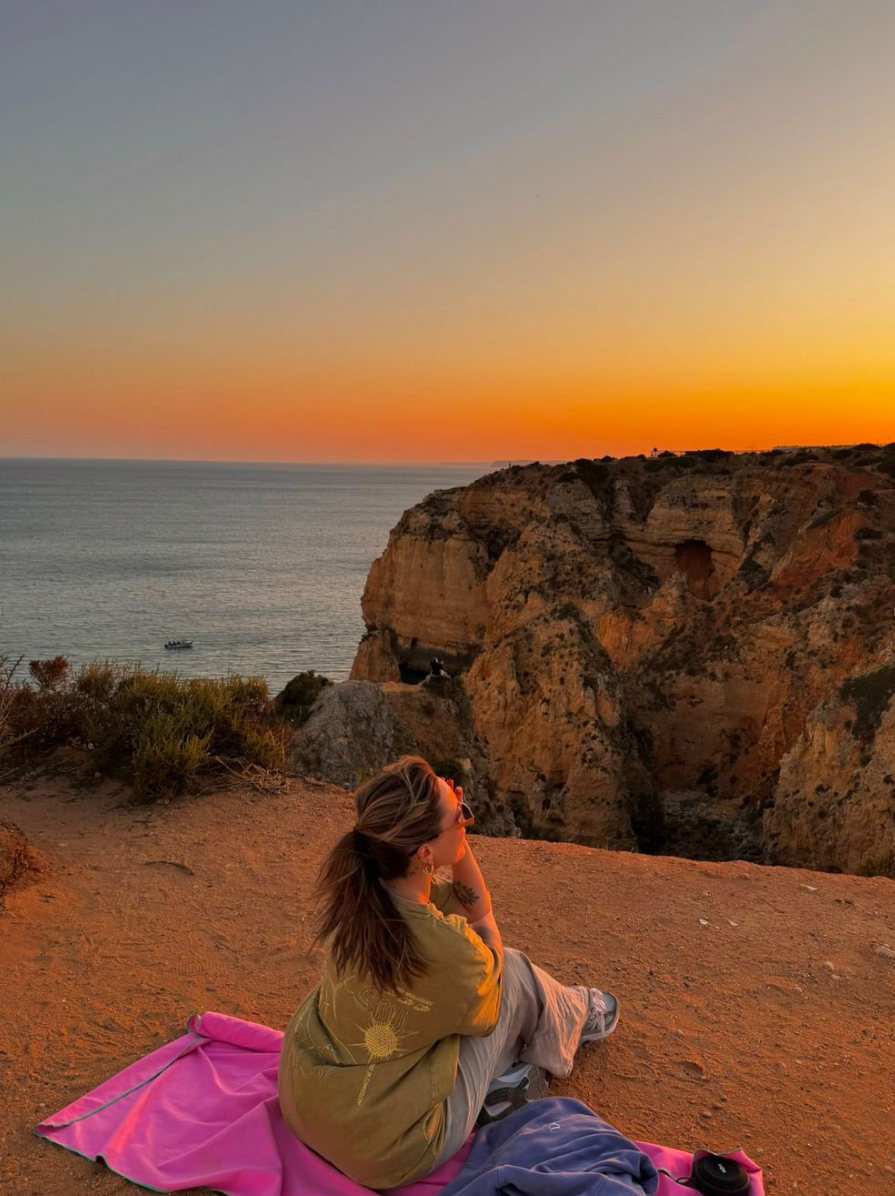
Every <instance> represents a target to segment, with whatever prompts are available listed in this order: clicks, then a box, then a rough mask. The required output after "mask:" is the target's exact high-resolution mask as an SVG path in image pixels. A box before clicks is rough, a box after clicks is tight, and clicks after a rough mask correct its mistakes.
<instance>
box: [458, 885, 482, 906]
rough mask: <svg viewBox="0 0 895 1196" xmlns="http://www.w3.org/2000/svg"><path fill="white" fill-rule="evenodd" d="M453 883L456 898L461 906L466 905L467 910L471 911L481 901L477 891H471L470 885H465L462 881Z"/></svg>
mask: <svg viewBox="0 0 895 1196" xmlns="http://www.w3.org/2000/svg"><path fill="white" fill-rule="evenodd" d="M453 883H454V896H455V897H456V898H457V900H458V901H459V902H460V904H461V905H465V906H466V907H467V909H471V908H472V906H474V905H475V903H476V902H477V901H478V899H479V895H478V893H477V892H476V891H475V889H471V888H470V887H469V885H465V884H463V882H462V881H459V880H455V881H454V882H453Z"/></svg>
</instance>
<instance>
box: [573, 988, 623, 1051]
mask: <svg viewBox="0 0 895 1196" xmlns="http://www.w3.org/2000/svg"><path fill="white" fill-rule="evenodd" d="M587 999H588V1003H589V1010H588V1015H587V1021H586V1022H585V1023H584V1028H583V1029H582V1031H581V1042H600V1041H601V1040H602V1039H603V1038H608V1037H609V1035H610V1034H611V1033H612V1031H613V1030H614V1029H615V1027H616V1026H617V1025H618V1012H619V1010H618V998H616V997H614V996H613V995H612V993H605V992H601V991H600V989H598V988H589V989H588V990H587ZM579 1045H580V1044H579Z"/></svg>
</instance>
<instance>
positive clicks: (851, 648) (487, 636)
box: [329, 445, 895, 868]
mask: <svg viewBox="0 0 895 1196" xmlns="http://www.w3.org/2000/svg"><path fill="white" fill-rule="evenodd" d="M893 477H895V445H890V446H886V447H885V448H877V447H876V446H870V445H862V446H857V447H856V448H854V449H835V450H827V449H816V450H812V451H811V452H806V451H796V452H783V451H779V450H775V451H773V452H770V453H746V454H732V453H726V452H723V451H721V450H706V451H701V452H695V453H687V454H684V455H681V456H676V455H673V454H664V455H662V456H659V457H656V458H651V459H645V458H625V459H622V460H612V459H607V458H604V459H603V460H601V461H592V460H585V459H581V460H578V461H575V462H571V463H569V464H567V465H560V466H547V465H541V464H538V463H535V464H533V465H530V466H526V467H515V466H513V467H510V468H508V469H504V470H500V471H498V472H496V473H493V474H490V475H488V476H487V477H484V478H480V479H479V480H477V481H476V482H474V483H472V484H471V485H469V486H466V487H462V488H457V489H453V490H442V491H436V492H435V493H434V494H432V495H430V496H429V497H428V498H427V499H425V500H424V501H423V502H422V503H420V504H419V505H418V506H416V507H414V508H413V509H412V510H410V511H407V512H406V513H405V514H404V515H403V516H402V518H401V520H400V521H399V522H398V524H397V526H396V527H395V528H394V529H393V531H392V532H391V535H390V537H389V542H388V545H387V547H386V549H385V551H384V553H383V554H382V556H381V557H380V558H379V559H378V560H377V561H376V562H374V564H373V566H372V568H371V570H370V573H369V577H368V579H367V585H366V589H365V591H364V596H363V603H362V605H363V613H364V619H365V622H366V626H367V632H366V634H365V636H364V638H363V640H362V642H361V644H360V646H359V649H358V653H357V656H356V659H355V661H354V665H353V668H352V672H351V677H352V682H351V683H346V684H355V683H358V682H375V683H377V684H379V685H380V686H382V684H383V683H385V682H388V683H390V684H392V685H398V684H400V683H403V685H404V687H405V688H409V687H413V686H414V685H415V684H416V683H417V682H418V681H419V680H420V679H421V678H422V677H423V676H424V675H425V670H426V667H427V664H428V661H429V659H430V658H431V657H432V656H433V655H438V656H439V657H441V658H442V659H443V660H444V661H445V663H446V665H447V667H448V669H449V671H451V672H452V673H454V675H455V676H456V677H458V679H459V680H460V681H461V683H462V687H463V689H464V690H465V693H466V695H468V702H469V717H470V725H469V728H468V733H469V734H474V735H475V736H476V737H477V738H478V740H479V742H480V743H481V745H482V749H483V753H484V759H483V763H482V766H481V767H482V769H483V771H484V772H485V773H486V774H487V784H485V783H484V781H483V786H484V788H486V789H487V792H488V795H489V799H490V802H491V805H492V807H493V809H494V810H495V811H498V810H500V811H503V812H504V815H505V817H506V818H507V819H509V820H510V821H512V823H514V824H515V826H516V828H517V830H518V832H519V833H523V834H526V835H533V836H536V837H541V838H563V839H571V840H574V841H577V842H581V843H586V844H589V845H593V846H614V847H623V848H624V847H634V846H636V845H639V846H640V847H641V849H649V850H663V849H667V848H668V846H669V845H672V847H673V846H674V845H675V844H682V843H684V842H685V841H691V842H692V841H693V839H694V837H696V838H698V836H699V827H700V825H702V826H703V827H704V829H705V834H706V835H707V836H708V837H709V839H708V840H707V842H706V843H705V844H703V845H702V846H701V847H700V845H699V844H695V845H694V847H693V852H694V854H703V855H708V856H710V857H711V856H712V854H714V858H728V856H729V855H730V854H731V853H736V854H741V855H745V856H746V857H747V858H762V857H763V858H766V859H769V860H777V859H778V858H781V859H782V858H786V859H789V858H791V857H790V856H789V855H788V854H787V853H788V852H790V851H791V850H798V851H800V852H801V851H804V852H805V853H807V854H804V855H800V856H799V857H798V858H799V861H800V862H802V863H806V864H809V865H811V866H819V867H825V868H848V867H854V866H856V864H855V860H856V857H857V854H859V853H860V851H863V848H860V849H858V848H856V847H853V846H850V845H849V843H850V840H849V836H850V835H851V831H848V830H846V829H845V828H846V822H842V823H841V826H842V828H843V829H842V834H841V836H840V837H839V838H837V832H836V831H835V828H836V826H837V825H839V824H838V823H837V821H836V820H835V819H834V820H833V821H830V817H829V815H827V816H824V815H823V814H822V813H821V810H822V806H821V805H820V804H819V803H818V802H817V801H816V795H815V794H814V792H813V784H817V783H818V782H817V781H814V782H813V784H809V782H807V781H806V782H805V784H807V785H809V789H810V790H811V791H810V792H809V791H808V789H806V788H805V786H804V785H803V784H802V782H801V781H800V780H799V778H800V777H801V776H802V775H803V774H804V775H805V776H808V774H809V773H810V774H811V776H812V777H813V773H812V772H811V770H810V769H808V768H807V765H805V764H801V765H797V764H796V763H795V762H794V763H792V764H791V765H790V763H789V759H790V754H791V753H792V752H796V753H798V752H799V751H802V750H804V751H805V752H808V753H809V754H810V751H811V748H810V746H806V747H805V748H804V749H800V748H798V746H797V745H798V743H799V742H800V737H803V736H810V735H811V734H812V733H813V732H812V731H811V727H813V726H814V722H813V719H814V716H813V714H812V712H813V711H815V708H817V707H818V705H819V704H821V703H824V702H826V701H827V700H828V699H829V698H830V696H831V695H832V694H833V693H834V692H835V691H837V689H838V687H839V686H840V685H842V684H843V682H845V681H846V680H847V679H848V678H849V677H851V676H853V675H855V674H857V673H860V672H861V671H862V670H865V669H867V668H868V666H869V664H870V663H871V662H877V661H879V662H883V663H884V662H885V661H886V660H887V659H889V656H890V655H891V654H893V653H895V637H893V605H895V553H893V549H895V482H893ZM335 688H336V689H337V690H338V689H339V687H338V686H337V687H335ZM353 717H354V716H353V714H352V715H348V714H346V720H347V724H351V723H352V720H353ZM392 742H393V743H394V740H392ZM807 742H808V741H807V740H806V743H807ZM871 754H872V753H871ZM784 762H786V773H785V778H784V771H783V769H784ZM886 771H887V769H886V770H884V774H883V775H885V773H886ZM329 775H332V774H329ZM867 775H868V777H870V776H873V775H875V774H873V773H869V774H867ZM820 783H827V782H820ZM862 792H864V791H863V790H859V789H857V788H854V787H853V793H852V795H851V798H850V799H849V800H850V801H851V802H852V805H853V806H855V813H854V816H855V817H857V813H856V811H857V807H858V806H861V805H862V803H863V802H864V798H863V797H860V796H859V793H862ZM682 795H683V796H682ZM700 795H701V797H700ZM874 800H875V799H874ZM809 801H814V804H813V805H809V804H808V803H809ZM700 808H702V809H703V810H704V811H705V814H706V817H705V818H702V820H701V821H700V817H699V811H700ZM866 809H867V816H868V819H869V822H870V823H872V822H873V821H874V820H875V819H876V817H877V815H876V814H875V813H873V814H871V813H870V806H869V805H868V806H867V807H866ZM709 815H710V816H709ZM763 815H764V817H762V816H763ZM814 820H816V821H817V822H818V823H821V822H823V823H824V824H825V825H824V826H820V825H818V826H816V827H814V829H812V830H810V831H809V830H808V829H807V828H808V826H809V824H811V825H812V826H813V823H814ZM846 821H847V822H848V825H851V822H850V821H848V820H846ZM716 832H717V833H716ZM713 836H714V840H716V846H713V842H714V840H713V838H712V837H713ZM797 844H799V845H800V846H798V847H797V846H796V845H797ZM821 845H823V846H822V847H821ZM815 850H817V851H818V852H819V853H820V854H819V855H817V856H816V857H815V856H813V855H812V854H811V853H812V852H813V851H815Z"/></svg>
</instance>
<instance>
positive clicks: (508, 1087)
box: [476, 1060, 550, 1125]
mask: <svg viewBox="0 0 895 1196" xmlns="http://www.w3.org/2000/svg"><path fill="white" fill-rule="evenodd" d="M549 1083H550V1076H549V1075H548V1074H547V1072H546V1071H544V1069H543V1067H538V1066H537V1065H536V1064H534V1063H523V1062H521V1060H517V1061H516V1062H515V1063H514V1064H513V1065H512V1067H510V1068H509V1069H508V1070H507V1071H505V1072H504V1073H503V1075H500V1076H495V1078H494V1079H493V1080H492V1081H491V1083H490V1085H489V1087H488V1091H487V1093H486V1094H485V1103H484V1105H482V1108H481V1110H480V1111H479V1115H478V1117H477V1118H476V1125H490V1124H491V1122H492V1121H500V1120H501V1118H503V1117H507V1116H508V1115H509V1114H510V1113H512V1112H513V1110H514V1109H521V1107H522V1106H523V1105H525V1104H527V1103H528V1102H529V1101H530V1100H539V1099H540V1098H541V1097H543V1096H546V1095H547V1086H548V1084H549Z"/></svg>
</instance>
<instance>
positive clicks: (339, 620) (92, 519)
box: [0, 458, 494, 693]
mask: <svg viewBox="0 0 895 1196" xmlns="http://www.w3.org/2000/svg"><path fill="white" fill-rule="evenodd" d="M493 468H494V467H493V466H490V465H481V466H478V465H474V464H473V465H469V466H462V465H456V466H455V465H414V466H357V465H342V466H340V465H285V464H275V465H274V464H250V463H242V462H226V463H224V462H184V461H86V460H84V461H80V460H46V459H43V460H35V459H29V460H25V459H10V458H6V459H0V654H2V653H5V654H7V655H9V656H12V658H13V659H14V660H15V659H17V658H18V657H19V656H24V658H25V659H24V660H23V662H22V665H21V666H20V669H19V673H17V674H16V675H17V676H20V675H21V676H24V675H26V670H27V662H28V660H30V659H34V658H45V657H49V656H55V655H56V654H57V653H61V654H63V655H65V656H67V657H68V658H69V660H70V661H71V662H72V664H73V665H78V664H81V663H83V662H85V661H88V660H94V659H98V660H104V659H107V658H108V659H115V660H120V661H130V662H136V661H141V662H142V663H143V664H144V665H146V666H147V667H150V668H155V667H156V666H161V667H162V668H163V669H170V670H176V671H177V672H178V673H179V674H180V675H181V676H224V675H225V674H226V673H228V672H236V673H242V674H245V675H252V674H260V675H262V676H263V677H265V678H266V679H267V681H268V684H269V685H270V688H271V693H276V692H277V691H278V690H279V689H281V688H282V687H283V685H284V684H285V683H286V682H287V681H288V680H289V678H290V677H292V676H294V675H295V674H296V673H298V672H300V671H301V670H303V669H316V670H317V671H318V672H320V673H324V674H326V676H328V677H330V678H332V680H334V681H341V680H344V679H345V678H346V677H347V676H348V671H349V669H350V667H351V662H352V660H353V658H354V654H355V650H356V648H357V644H358V641H359V640H360V637H361V636H362V635H363V632H364V624H363V619H362V618H361V610H360V599H361V594H362V593H363V588H364V582H365V581H366V577H367V571H368V569H369V567H370V564H371V563H372V561H373V560H374V559H375V558H376V557H377V556H379V555H380V554H381V553H382V551H383V549H384V548H385V546H386V542H387V540H388V533H389V530H390V529H391V528H392V527H393V526H394V525H395V523H397V521H398V519H399V518H400V516H401V514H402V512H403V511H405V510H406V509H407V508H408V507H411V506H413V505H414V504H415V503H417V502H419V501H420V500H421V499H422V498H424V497H425V496H426V495H427V494H429V493H431V492H432V491H433V490H441V489H447V488H449V487H452V486H462V485H466V484H467V483H468V482H471V481H473V480H474V479H475V478H477V477H481V476H482V475H483V474H485V473H489V472H491V471H492V469H493ZM170 639H191V640H193V643H194V647H193V648H192V650H191V651H183V652H171V651H165V649H164V646H163V645H164V643H165V640H170Z"/></svg>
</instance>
